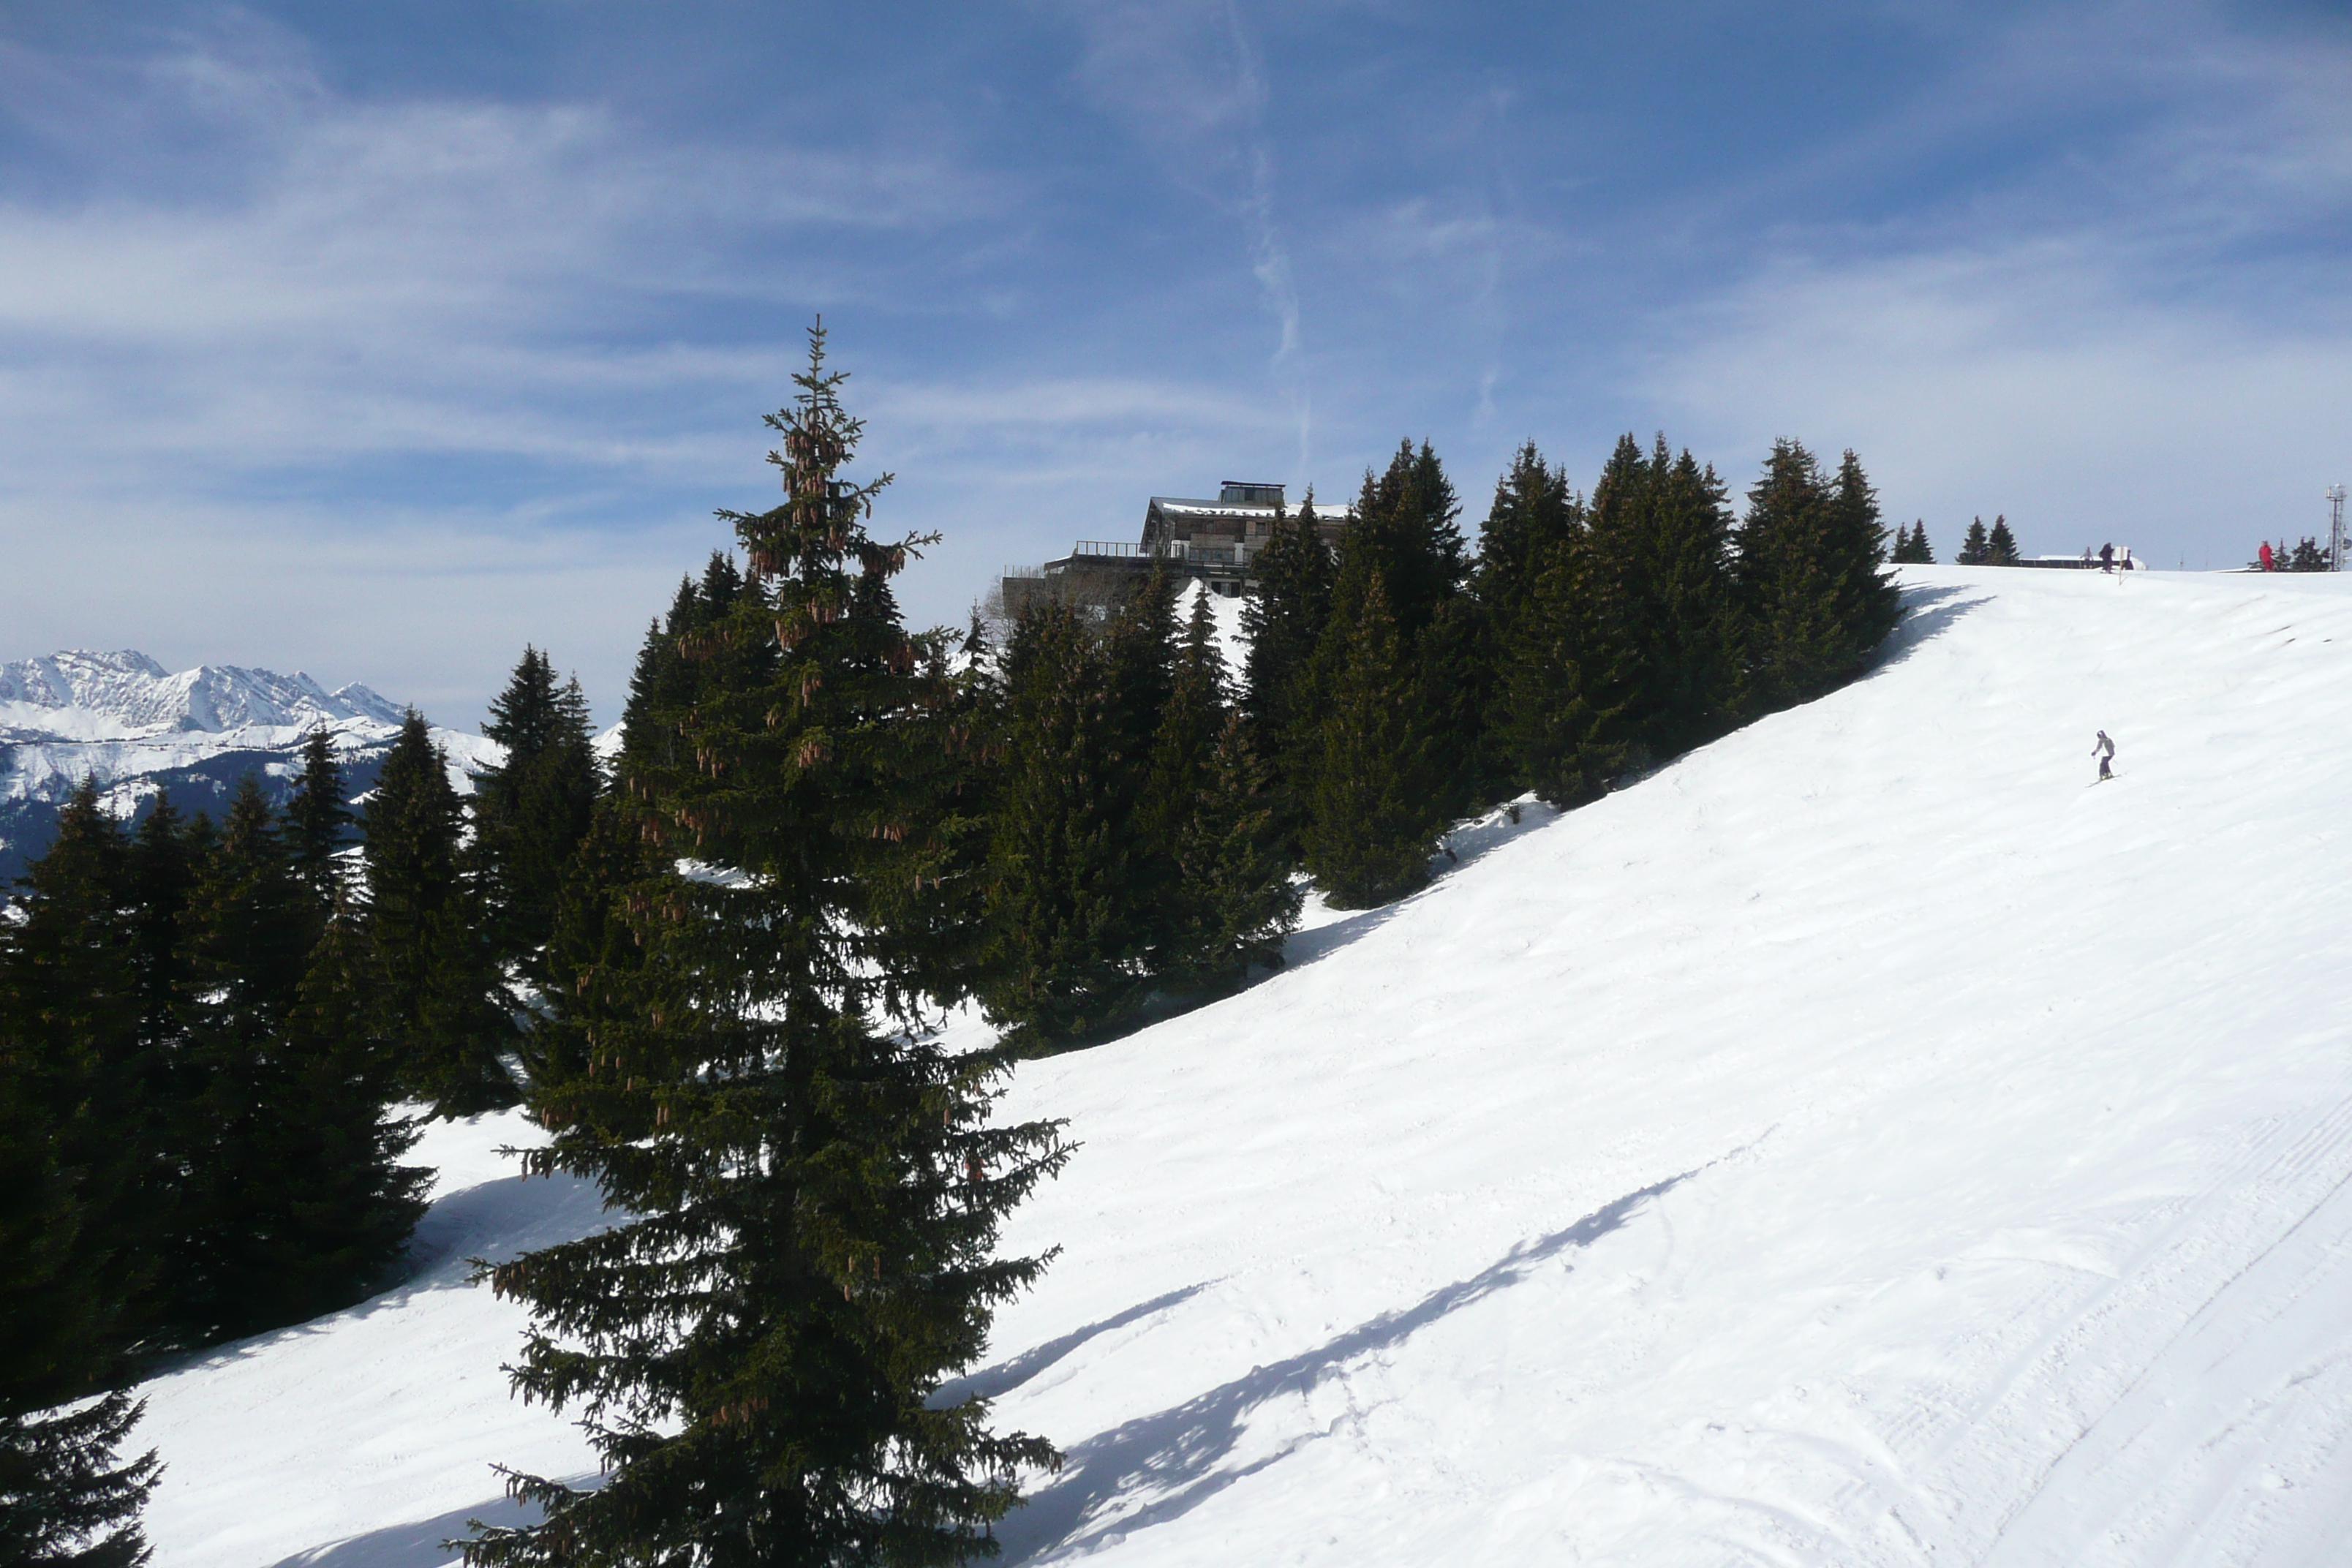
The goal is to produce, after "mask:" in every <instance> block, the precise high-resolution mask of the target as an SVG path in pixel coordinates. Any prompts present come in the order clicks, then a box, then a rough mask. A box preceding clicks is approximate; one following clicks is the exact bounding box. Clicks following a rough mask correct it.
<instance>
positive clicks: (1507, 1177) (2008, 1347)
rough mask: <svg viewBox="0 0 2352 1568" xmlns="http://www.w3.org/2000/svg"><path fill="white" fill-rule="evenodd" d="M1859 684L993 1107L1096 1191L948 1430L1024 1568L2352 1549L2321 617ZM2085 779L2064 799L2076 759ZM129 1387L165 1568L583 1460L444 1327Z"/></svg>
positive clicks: (1977, 577) (2344, 715) (2212, 600)
mask: <svg viewBox="0 0 2352 1568" xmlns="http://www.w3.org/2000/svg"><path fill="white" fill-rule="evenodd" d="M1905 577H1906V583H1907V584H1909V585H1910V586H1909V592H1908V595H1907V601H1908V604H1909V605H1910V608H1911V616H1910V618H1909V620H1908V621H1907V622H1906V625H1905V627H1904V628H1903V629H1902V630H1901V631H1899V632H1898V633H1897V634H1896V637H1895V640H1894V642H1893V643H1892V645H1891V646H1890V648H1889V650H1888V653H1887V655H1886V657H1885V659H1884V661H1883V663H1882V664H1881V666H1880V668H1878V669H1876V670H1875V671H1874V673H1873V674H1872V675H1871V676H1870V677H1869V678H1868V679H1864V680H1862V681H1860V682H1858V683H1857V684H1855V685H1854V686H1853V687H1851V688H1849V689H1846V690H1843V691H1841V692H1839V693H1837V694H1835V695H1834V696H1832V697H1830V698H1828V699H1826V700H1822V701H1821V702H1818V703H1815V704H1812V705H1811V706H1810V707H1807V708H1804V709H1801V710H1797V711H1794V712H1790V713H1784V714H1780V715H1778V716H1776V717H1773V718H1770V719H1767V720H1765V721H1762V722H1760V723H1758V724H1756V725H1754V726H1753V727H1751V728H1749V729H1748V730H1747V731H1743V732H1741V733H1739V734H1737V735H1734V736H1731V737H1729V738H1728V739H1727V740H1725V741H1723V742H1718V743H1717V744H1716V745H1713V746H1710V747H1707V748H1706V749H1705V750H1704V751H1701V752H1696V753H1695V754H1693V755H1691V756H1688V757H1685V758H1684V759H1682V760H1681V761H1679V762H1677V763H1674V764H1673V765H1671V766H1669V767H1667V768H1665V769H1664V770H1662V771H1661V772H1659V773H1657V774H1656V775H1654V777H1652V778H1650V779H1648V780H1646V781H1645V782H1643V783H1642V784H1638V785H1636V786H1634V787H1633V788H1630V789H1627V790H1625V791H1623V792H1622V793H1621V794H1618V795H1614V796H1612V797H1611V798H1610V799H1608V800H1606V801H1604V802H1602V803H1601V804H1599V805H1594V806H1591V807H1590V808H1588V809H1586V810H1583V811H1580V812H1577V813H1575V814H1573V815H1571V816H1566V817H1560V818H1555V817H1553V816H1551V814H1549V812H1545V811H1543V810H1541V809H1540V808H1530V809H1528V811H1527V812H1526V813H1525V814H1524V817H1523V820H1522V822H1521V823H1520V824H1519V825H1517V826H1516V827H1514V826H1512V825H1510V824H1508V823H1507V822H1504V821H1501V820H1500V819H1496V820H1495V821H1492V822H1490V823H1489V824H1487V825H1486V826H1483V827H1481V828H1477V829H1474V830H1471V831H1469V832H1465V834H1463V835H1461V836H1460V837H1458V839H1457V843H1456V848H1457V852H1458V853H1459V854H1460V856H1461V864H1460V865H1459V867H1458V868H1454V869H1453V870H1451V871H1450V872H1449V873H1448V874H1447V875H1446V876H1445V877H1444V879H1441V880H1440V881H1439V882H1438V883H1437V884H1436V885H1435V886H1434V887H1433V888H1432V889H1429V890H1428V891H1427V892H1425V893H1423V894H1422V895H1420V896H1418V897H1416V898H1413V899H1411V900H1406V901H1405V902H1404V903H1402V904H1400V905H1398V906H1396V907H1394V908H1392V909H1387V910H1376V911H1371V912H1369V913H1360V914H1353V915H1348V916H1343V917H1328V918H1325V919H1323V921H1322V923H1320V924H1318V925H1316V926H1315V927H1314V928H1313V929H1311V930H1308V931H1304V932H1302V933H1301V934H1300V935H1299V936H1298V937H1297V939H1296V941H1295V942H1294V944H1293V949H1292V951H1293V955H1294V962H1293V964H1292V966H1291V967H1290V969H1289V970H1288V971H1287V972H1286V973H1282V974H1280V975H1277V976H1276V977H1275V978H1273V979H1271V980H1269V981H1267V982H1265V984H1261V985H1259V986H1257V987H1256V988H1255V989H1253V990H1252V991H1250V992H1248V993H1246V994H1243V995H1241V996H1238V997H1235V998H1234V999H1232V1000H1230V1001H1227V1002H1224V1003H1223V1004H1220V1005H1215V1006H1213V1007H1209V1008H1205V1009H1203V1010H1202V1011H1200V1012H1197V1013H1194V1014H1192V1015H1191V1016H1186V1017H1182V1018H1179V1019H1176V1020H1173V1021H1171V1022H1169V1023H1166V1024H1162V1025H1160V1026H1157V1027H1155V1028H1152V1029H1150V1030H1147V1031H1145V1032H1143V1033H1141V1034H1139V1035H1137V1036H1135V1037H1131V1038H1129V1039H1128V1040H1125V1041H1123V1042H1120V1043H1118V1044H1116V1045H1112V1046H1108V1047H1103V1048H1100V1049H1097V1050H1093V1051H1088V1052H1085V1053H1082V1054H1078V1055H1074V1056H1069V1057H1064V1058H1056V1059H1054V1060H1051V1061H1046V1062H1041V1063H1036V1064H1033V1065H1030V1066H1028V1067H1025V1068H1023V1069H1022V1071H1021V1073H1020V1075H1019V1079H1018V1081H1017V1084H1016V1086H1015V1089H1014V1092H1013V1096H1012V1098H1011V1100H1010V1102H1009V1105H1008V1109H1009V1110H1010V1111H1011V1112H1012V1113H1013V1114H1018V1115H1024V1116H1025V1115H1055V1116H1063V1117H1066V1118H1068V1119H1069V1121H1070V1129H1071V1132H1072V1134H1073V1136H1075V1137H1076V1139H1077V1140H1079V1141H1080V1142H1082V1144H1083V1147H1082V1148H1081V1150H1080V1151H1079V1152H1078V1154H1077V1156H1076V1159H1075V1160H1074V1161H1073V1162H1072V1163H1071V1164H1070V1167H1069V1169H1068V1171H1067V1172H1066V1174H1064V1175H1063V1177H1062V1178H1061V1179H1060V1180H1059V1181H1058V1182H1057V1183H1055V1184H1054V1185H1053V1186H1052V1187H1051V1188H1050V1189H1048V1190H1047V1191H1045V1193H1044V1194H1042V1195H1040V1196H1039V1197H1038V1198H1037V1199H1036V1200H1035V1201H1034V1202H1033V1203H1032V1204H1030V1205H1028V1206H1027V1207H1026V1208H1024V1210H1022V1211H1021V1212H1020V1214H1019V1215H1017V1216H1016V1218H1015V1220H1014V1222H1013V1226H1012V1227H1011V1232H1010V1235H1009V1237H1008V1241H1009V1244H1010V1245H1011V1246H1013V1247H1018V1248H1022V1249H1024V1250H1034V1249H1040V1248H1044V1247H1049V1246H1054V1245H1059V1246H1061V1247H1063V1248H1064V1251H1063V1254H1062V1256H1061V1258H1060V1259H1059V1260H1058V1261H1057V1262H1056V1263H1055V1265H1054V1267H1053V1268H1052V1270H1051V1271H1050V1273H1049V1274H1048V1275H1047V1277H1046V1279H1045V1282H1044V1283H1043V1284H1042V1286H1041V1287H1040V1288H1039V1289H1037V1290H1036V1291H1035V1292H1034V1294H1033V1295H1031V1296H1030V1297H1028V1298H1027V1299H1025V1300H1023V1301H1022V1302H1020V1303H1019V1304H1017V1305H1016V1306H1014V1307H1013V1308H1012V1309H1011V1310H1007V1311H1006V1312H1004V1313H1003V1315H1002V1317H1001V1318H1000V1320H999V1327H998V1332H997V1336H996V1342H995V1344H994V1346H993V1347H992V1351H991V1354H990V1358H989V1364H988V1365H987V1366H986V1367H985V1368H984V1369H982V1370H980V1371H979V1372H978V1373H977V1374H976V1377H975V1380H974V1381H975V1382H976V1383H978V1384H980V1385H981V1386H982V1387H984V1388H985V1389H987V1390H989V1391H992V1392H993V1393H995V1394H997V1396H998V1400H999V1403H998V1406H997V1409H998V1415H999V1418H1000V1421H1001V1424H1003V1425H1004V1426H1011V1427H1019V1428H1024V1429H1027V1430H1030V1431H1034V1432H1040V1433H1043V1434H1045V1435H1047V1436H1050V1437H1052V1438H1053V1439H1054V1440H1055V1442H1057V1443H1059V1444H1060V1445H1061V1446H1062V1447H1064V1448H1065V1449H1066V1451H1067V1454H1068V1462H1067V1464H1066V1467H1065V1468H1063V1470H1062V1472H1061V1473H1060V1475H1059V1476H1058V1477H1051V1478H1040V1479H1039V1482H1038V1485H1037V1487H1036V1495H1035V1500H1034V1502H1032V1503H1031V1504H1030V1505H1028V1506H1027V1507H1026V1508H1025V1509H1024V1510H1023V1511H1022V1512H1021V1513H1019V1514H1018V1515H1016V1516H1015V1517H1014V1519H1013V1521H1010V1523H1009V1526H1008V1527H1007V1528H1005V1529H1003V1531H1000V1534H1001V1535H1002V1537H1003V1541H1004V1544H1005V1547H1006V1552H1005V1557H1006V1560H1007V1561H1010V1562H1015V1563H1020V1562H1027V1563H1054V1562H1061V1561H1065V1560H1069V1559H1075V1558H1078V1557H1086V1556H1091V1555H1094V1554H1103V1555H1104V1556H1106V1558H1107V1560H1108V1561H1109V1562H1111V1563H1118V1564H1123V1565H1129V1568H1146V1565H1160V1564H1168V1565H1175V1564H1183V1565H1186V1568H1197V1565H1199V1564H1204V1563H1252V1564H1273V1563H1317V1564H1346V1565H1349V1568H1367V1565H1388V1564H1414V1565H1420V1564H1435V1563H1509V1564H1517V1563H1579V1562H1591V1563H1628V1564H1662V1565H1663V1564H1690V1565H1693V1568H1718V1565H1722V1564H1748V1563H1756V1564H1767V1563H1769V1564H1794V1563H1819V1564H1839V1565H1843V1564H1879V1563H1885V1564H1914V1563H1937V1564H1943V1565H1952V1564H1963V1563H2004V1564H2009V1563H2015V1564H2024V1563H2046V1564H2070V1565H2071V1564H2115V1563H2136V1564H2155V1563H2164V1564H2181V1563H2200V1564H2201V1563H2282V1564H2284V1563H2294V1564H2322V1563H2340V1562H2343V1561H2345V1560H2346V1556H2345V1554H2346V1552H2347V1546H2346V1543H2347V1541H2352V1447H2347V1433H2352V1361H2347V1352H2352V1191H2347V1180H2352V1055H2348V1054H2347V1039H2348V1038H2352V1033H2347V1028H2346V1026H2345V1024H2344V1022H2343V1019H2344V1016H2345V1011H2346V1006H2345V999H2344V998H2345V992H2346V989H2347V984H2352V974H2347V970H2346V960H2347V942H2352V937H2347V932H2352V839H2347V833H2346V826H2345V803H2346V796H2345V785H2346V783H2347V778H2352V581H2346V580H2343V579H2336V578H2330V577H2319V576H2315V577H2304V578H2296V577H2284V578H2281V577H2262V578H2256V577H2244V576H2185V575H2184V576H2174V575H2169V574H2158V575H2149V574H2136V575H2134V576H2132V577H2129V578H2126V579H2123V580H2121V581H2118V580H2116V579H2114V578H2108V577H2102V576H2099V575H2097V574H2076V573H2058V572H2048V573H2044V572H2022V571H2011V572H1998V571H1972V570H1967V569H1961V568H1943V569H1937V568H1924V569H1923V568H1911V569H1908V570H1906V574H1905ZM2099 729H2105V731H2107V732H2108V733H2109V734H2110V735H2112V736H2114V737H2115V740H2116V746H2117V748H2118V754H2117V757H2116V773H2117V777H2116V779H2115V781H2114V782H2112V783H2109V784H2097V785H2093V784H2092V780H2093V778H2094V776H2095V764H2094V763H2092V762H2091V761H2090V757H2089V752H2090V750H2091V742H2092V736H2093V732H2094V731H2096V730H2099ZM527 1136H528V1129H527V1128H526V1127H525V1126H524V1125H523V1124H522V1123H521V1122H520V1121H516V1120H514V1119H511V1118H508V1119H488V1120H485V1121H482V1122H480V1123H478V1124H474V1125H470V1126H458V1127H454V1128H444V1129H441V1130H438V1131H436V1132H435V1134H434V1135H433V1137H432V1138H431V1140H430V1141H429V1142H427V1143H426V1144H425V1146H424V1152H425V1154H426V1155H427V1157H429V1158H431V1159H433V1160H435V1161H436V1162H438V1163H441V1166H442V1185H441V1188H440V1197H439V1202H438V1205H437V1206H436V1209H435V1211H434V1213H433V1215H432V1216H431V1217H430V1218H429V1219H428V1221H427V1222H426V1226H425V1232H424V1235H423V1237H422V1238H421V1242H420V1245H421V1247H423V1249H424V1250H425V1255H426V1261H425V1268H424V1272H423V1273H422V1275H421V1276H420V1277H419V1278H418V1279H416V1280H415V1282H414V1283H412V1284H410V1285H409V1286H407V1287H405V1288H404V1289H399V1290H395V1291H394V1292H392V1293H390V1294H388V1295H385V1296H383V1297H381V1298H379V1299H377V1300H374V1301H372V1302H370V1303H368V1304H367V1305H365V1306H363V1307H361V1308H358V1309H355V1310H352V1311H349V1312H345V1313H341V1314H338V1315H336V1316H334V1317H332V1318H329V1319H324V1320H321V1321H318V1322H314V1323H310V1324H308V1325H305V1326H304V1327H302V1328H299V1329H295V1330H289V1331H285V1332H282V1333H278V1334H274V1335H268V1336H265V1337H262V1338H259V1339H257V1340H252V1341H248V1342H243V1343H241V1344H238V1345H236V1346H233V1347H230V1348H227V1349H226V1350H224V1351H222V1352H218V1353H216V1354H215V1355H213V1356H211V1357H209V1358H206V1359H205V1361H204V1362H202V1363H201V1364H197V1365H194V1366H192V1367H189V1368H187V1369H185V1370H183V1371H181V1372H178V1373H174V1374H173V1375H170V1376H167V1377H163V1378H162V1379H159V1380H157V1381H156V1382H155V1383H154V1384H152V1385H151V1386H150V1389H149V1394H150V1399H151V1403H150V1406H149V1412H148V1416H147V1421H146V1425H145V1426H144V1429H143V1433H144V1436H145V1438H146V1439H147V1440H148V1441H150V1442H152V1443H154V1444H155V1445H157V1446H158V1447H160V1448H161V1450H162V1452H163V1458H164V1459H165V1461H166V1462H167V1464H168V1465H169V1467H170V1468H169V1469H168V1471H167V1472H166V1475H165V1478H164V1481H163V1488H162V1489H161V1491H160V1492H159V1493H158V1494H157V1496H156V1499H155V1501H154V1504H153V1507H152V1510H151V1513H150V1529H151V1531H152V1535H153V1538H154V1540H155V1542H156V1543H157V1547H158V1552H157V1557H158V1561H159V1563H163V1564H165V1565H167V1568H181V1565H187V1568H211V1565H215V1564H217V1565H220V1568H232V1565H234V1568H249V1565H251V1564H256V1563H260V1564H284V1563H312V1564H319V1563H326V1564H334V1565H335V1568H411V1565H415V1564H425V1563H438V1562H441V1561H443V1560H444V1556H445V1554H444V1553H443V1552H441V1551H440V1549H439V1547H438V1542H440V1541H441V1540H442V1539H443V1538H444V1537H446V1536H448V1535H451V1534H457V1533H461V1532H462V1530H463V1526H464V1521H466V1519H467V1517H468V1516H469V1515H490V1516H496V1517H511V1515H509V1514H508V1513H507V1512H506V1510H505V1509H504V1506H503V1505H501V1504H499V1503H498V1502H497V1499H498V1496H499V1487H498V1483H497V1481H496V1479H494V1478H493V1476H492V1475H491V1473H490V1470H489V1468H488V1466H489V1464H490V1462H491V1461H492V1460H501V1461H505V1462H508V1463H510V1464H516V1465H520V1466H523V1467H527V1468H538V1469H541V1470H543V1471H553V1472H555V1473H558V1474H566V1475H583V1474H585V1473H587V1472H588V1471H589V1470H590V1469H591V1468H592V1462H591V1460H590V1458H589V1457H588V1455H587V1453H586V1450H585V1448H584V1447H583V1444H582V1443H581V1441H580V1439H579V1437H578V1435H577V1434H576V1433H575V1432H573V1431H572V1429H571V1428H569V1427H568V1426H566V1425H565V1424H564V1422H563V1421H562V1419H560V1418H558V1417H555V1416H552V1415H550V1414H548V1413H547V1412H546V1411H544V1410H543V1409H540V1408H536V1407H533V1408H525V1407H524V1406H522V1405H520V1404H519V1403H518V1402H516V1401H514V1400H513V1399H511V1398H510V1397H509V1394H508V1392H507V1387H506V1384H505V1380H504V1378H503V1377H502V1376H501V1374H500V1373H499V1363H500V1362H501V1361H502V1360H504V1359H507V1358H508V1357H509V1356H510V1355H511V1354H512V1353H513V1351H514V1348H515V1346H516V1344H517V1337H518V1334H519V1332H520V1329H521V1326H522V1320H521V1317H520V1314H519V1313H518V1312H516V1311H514V1310H509V1309H508V1308H506V1307H504V1306H501V1305H500V1304H499V1303H497V1302H494V1301H492V1300H490V1299H489V1296H488V1292H487V1291H486V1290H484V1289H479V1288H475V1287H470V1286H467V1285H466V1284H465V1283H464V1277H465V1270H464V1267H463V1264H462V1263H461V1262H459V1261H458V1259H460V1258H462V1257H463V1256H465V1255H466V1254H467V1253H469V1252H470V1253H476V1254H481V1253H493V1254H499V1255H503V1254H504V1253H507V1252H509V1251H511V1250H513V1249H515V1248H517V1247H525V1246H530V1245H536V1244H539V1243H541V1242H543V1241H545V1240H548V1239H551V1238H553V1237H560V1236H564V1235H570V1234H575V1233H577V1232H578V1231H579V1230H580V1229H582V1228H583V1227H584V1226H590V1225H593V1224H594V1223H596V1213H595V1203H594V1197H593V1193H590V1192H587V1191H584V1190H583V1189H581V1188H579V1187H577V1186H568V1185H564V1184H551V1183H538V1182H532V1183H525V1182H521V1181H520V1180H517V1179H516V1178H513V1177H511V1176H509V1175H505V1174H502V1171H503V1170H504V1169H506V1167H505V1166H503V1165H502V1164H501V1163H500V1162H499V1159H498V1158H497V1156H496V1155H495V1153H494V1150H495V1147H496V1145H497V1144H499V1142H502V1141H521V1140H523V1139H524V1138H526V1137H527Z"/></svg>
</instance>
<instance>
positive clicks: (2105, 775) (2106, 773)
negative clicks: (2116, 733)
mask: <svg viewBox="0 0 2352 1568" xmlns="http://www.w3.org/2000/svg"><path fill="white" fill-rule="evenodd" d="M2091 755H2093V756H2095V757H2096V758H2098V759H2099V776H2098V779H2096V780H2095V781H2093V782H2095V783H2104V782H2105V781H2106V780H2108V779H2111V778H2113V777H2115V776H2116V775H2115V773H2114V771H2113V770H2112V769H2110V768H2109V767H2108V765H2107V764H2108V763H2112V762H2114V761H2115V760H2116V743H2115V742H2113V741H2110V740H2108V739H2107V732H2106V731H2105V730H2102V731H2099V739H2098V741H2097V742H2096V743H2095V744H2094V745H2093V746H2092V747H2091Z"/></svg>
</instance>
